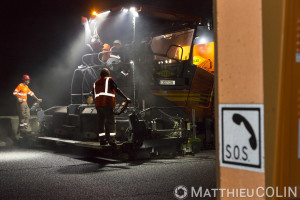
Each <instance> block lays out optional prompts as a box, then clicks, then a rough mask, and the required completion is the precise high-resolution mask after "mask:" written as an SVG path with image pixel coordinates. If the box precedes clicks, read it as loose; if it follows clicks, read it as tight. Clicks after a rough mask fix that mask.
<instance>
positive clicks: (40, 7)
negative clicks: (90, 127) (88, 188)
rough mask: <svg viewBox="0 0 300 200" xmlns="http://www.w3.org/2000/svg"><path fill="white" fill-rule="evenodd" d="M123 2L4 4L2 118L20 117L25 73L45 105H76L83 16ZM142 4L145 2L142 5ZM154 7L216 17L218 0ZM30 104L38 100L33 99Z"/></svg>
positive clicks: (159, 3) (85, 0)
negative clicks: (74, 81) (73, 88)
mask: <svg viewBox="0 0 300 200" xmlns="http://www.w3.org/2000/svg"><path fill="white" fill-rule="evenodd" d="M120 2H121V3H122V4H123V3H131V2H132V1H124V0H123V1H122V0H110V1H107V0H98V1H96V0H72V1H64V0H60V1H55V0H53V1H50V0H40V1H23V0H19V1H17V0H13V1H7V2H5V3H1V15H2V16H1V22H2V28H1V41H2V44H1V45H2V47H1V68H0V70H1V85H0V86H1V98H0V115H16V114H17V110H16V106H15V104H16V100H15V97H14V96H13V95H12V92H13V90H14V89H15V88H16V86H17V85H18V84H19V83H20V82H21V77H22V75H23V74H28V75H30V77H31V79H32V80H31V83H30V85H29V88H30V89H31V90H32V91H33V92H35V94H36V96H37V97H39V98H42V99H43V103H42V107H43V109H47V108H49V107H51V106H54V105H68V104H69V103H70V83H71V78H72V74H73V70H74V69H75V68H76V67H77V66H78V65H80V64H81V55H82V54H83V53H84V38H83V37H82V36H83V32H84V29H83V26H82V25H81V16H87V15H88V14H89V13H90V12H91V11H92V10H93V9H95V8H98V9H99V10H106V9H108V8H110V7H116V6H119V5H120ZM136 2H142V1H136ZM144 2H146V3H147V4H148V5H149V4H150V5H152V6H158V7H160V8H167V9H172V10H181V11H185V12H186V11H188V12H189V13H190V14H191V13H192V14H194V15H197V16H200V17H211V13H212V8H211V7H212V3H211V2H212V0H186V1H171V0H165V1H163V0H160V1H158V0H151V1H144ZM29 99H30V100H29V103H28V104H29V106H30V105H31V104H32V103H33V102H34V101H33V99H32V98H30V97H29Z"/></svg>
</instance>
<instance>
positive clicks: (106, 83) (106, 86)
mask: <svg viewBox="0 0 300 200" xmlns="http://www.w3.org/2000/svg"><path fill="white" fill-rule="evenodd" d="M109 79H110V78H106V80H105V92H100V93H99V94H97V93H96V85H95V83H94V94H95V99H96V98H97V97H99V96H102V95H103V96H109V97H115V95H114V94H111V93H108V81H109Z"/></svg>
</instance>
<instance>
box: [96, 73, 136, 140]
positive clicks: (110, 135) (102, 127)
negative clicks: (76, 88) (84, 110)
mask: <svg viewBox="0 0 300 200" xmlns="http://www.w3.org/2000/svg"><path fill="white" fill-rule="evenodd" d="M109 75H110V71H109V70H108V69H107V68H103V69H102V70H101V72H100V79H98V80H96V81H95V83H94V91H93V92H92V93H93V96H94V101H95V107H96V109H97V120H98V132H99V139H100V145H106V144H107V141H108V143H109V144H110V145H115V144H116V139H115V136H116V122H115V117H114V113H113V109H114V107H115V105H116V99H115V92H116V93H117V94H119V95H120V96H121V97H123V98H124V99H126V100H127V101H128V102H130V101H131V100H130V99H129V98H128V97H127V96H125V94H124V93H123V92H122V91H121V90H120V89H119V88H118V87H117V84H116V83H115V82H114V81H113V79H112V77H110V76H109Z"/></svg>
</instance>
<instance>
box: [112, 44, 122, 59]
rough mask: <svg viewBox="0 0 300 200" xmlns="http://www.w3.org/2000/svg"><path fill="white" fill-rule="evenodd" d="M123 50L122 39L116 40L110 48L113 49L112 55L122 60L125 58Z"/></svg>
mask: <svg viewBox="0 0 300 200" xmlns="http://www.w3.org/2000/svg"><path fill="white" fill-rule="evenodd" d="M122 50H123V48H122V42H121V41H120V40H115V41H114V43H113V46H112V47H111V48H110V51H112V52H111V54H110V57H111V58H116V59H118V60H120V61H122V60H123V52H122Z"/></svg>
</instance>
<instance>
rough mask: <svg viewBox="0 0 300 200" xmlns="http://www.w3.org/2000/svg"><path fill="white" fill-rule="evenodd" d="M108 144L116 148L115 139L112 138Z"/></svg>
mask: <svg viewBox="0 0 300 200" xmlns="http://www.w3.org/2000/svg"><path fill="white" fill-rule="evenodd" d="M108 143H109V144H110V145H111V146H116V138H115V137H110V138H109V140H108Z"/></svg>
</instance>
